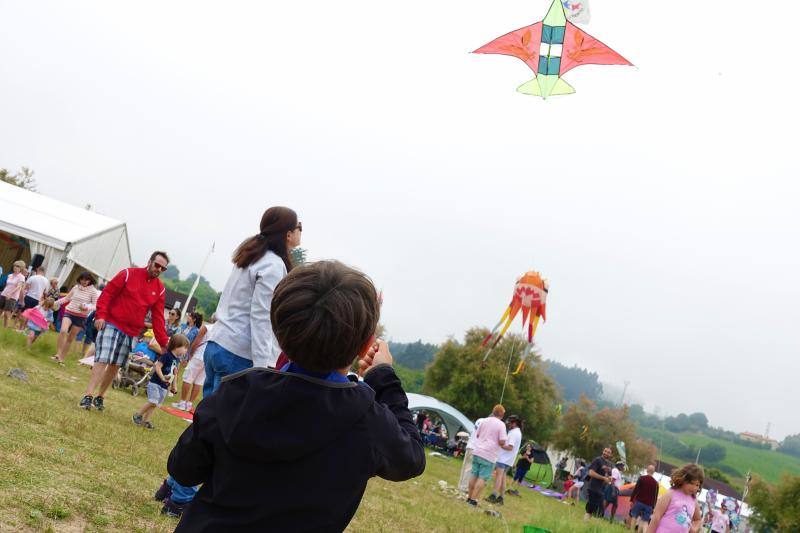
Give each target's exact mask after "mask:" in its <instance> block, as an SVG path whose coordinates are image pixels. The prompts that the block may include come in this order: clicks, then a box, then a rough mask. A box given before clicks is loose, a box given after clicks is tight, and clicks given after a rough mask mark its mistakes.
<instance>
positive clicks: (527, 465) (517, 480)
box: [506, 444, 533, 496]
mask: <svg viewBox="0 0 800 533" xmlns="http://www.w3.org/2000/svg"><path fill="white" fill-rule="evenodd" d="M532 464H533V444H528V445H527V446H525V449H524V450H523V451H522V455H520V456H519V459H518V460H517V470H516V472H514V479H512V480H511V487H510V488H509V489H508V491H506V492H507V493H508V494H511V495H513V496H519V489H518V487H519V486H520V485H521V484H522V482H523V481H524V480H525V476H526V475H528V471H530V469H531V465H532Z"/></svg>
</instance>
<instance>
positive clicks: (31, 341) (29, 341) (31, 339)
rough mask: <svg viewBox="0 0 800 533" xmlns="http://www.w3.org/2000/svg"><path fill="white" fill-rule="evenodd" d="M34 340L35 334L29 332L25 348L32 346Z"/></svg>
mask: <svg viewBox="0 0 800 533" xmlns="http://www.w3.org/2000/svg"><path fill="white" fill-rule="evenodd" d="M35 340H36V334H35V333H34V332H32V331H31V332H29V333H28V342H27V347H28V348H30V347H31V346H32V345H33V341H35Z"/></svg>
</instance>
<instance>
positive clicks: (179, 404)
mask: <svg viewBox="0 0 800 533" xmlns="http://www.w3.org/2000/svg"><path fill="white" fill-rule="evenodd" d="M170 405H172V407H174V408H175V409H180V410H181V411H186V404H185V403H184V402H182V401H181V402H173V403H172V404H170Z"/></svg>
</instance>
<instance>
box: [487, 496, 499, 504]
mask: <svg viewBox="0 0 800 533" xmlns="http://www.w3.org/2000/svg"><path fill="white" fill-rule="evenodd" d="M486 501H487V502H489V503H497V496H495V495H494V494H490V495H489V497H488V498H486Z"/></svg>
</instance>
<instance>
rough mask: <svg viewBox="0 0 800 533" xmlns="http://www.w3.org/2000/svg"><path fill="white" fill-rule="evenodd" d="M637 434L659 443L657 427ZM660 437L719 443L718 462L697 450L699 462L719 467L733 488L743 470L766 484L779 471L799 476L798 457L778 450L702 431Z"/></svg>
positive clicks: (741, 479) (741, 478) (678, 461)
mask: <svg viewBox="0 0 800 533" xmlns="http://www.w3.org/2000/svg"><path fill="white" fill-rule="evenodd" d="M639 434H640V435H642V436H643V437H644V438H647V439H650V440H651V441H653V442H654V443H655V445H656V447H658V446H659V442H660V440H661V430H658V429H650V428H642V427H640V428H639ZM664 437H665V438H669V437H673V438H677V439H679V440H680V441H681V442H683V443H684V444H687V445H694V446H696V447H698V448H702V447H703V446H707V445H709V444H711V443H716V444H719V445H720V446H723V447H724V448H725V450H726V452H727V453H726V456H725V459H723V460H722V461H720V462H719V463H712V464H706V463H705V462H704V461H703V452H702V450H701V451H700V464H702V465H704V466H714V467H717V468H720V470H722V471H723V472H725V474H726V475H727V476H728V477H730V478H731V481H732V482H733V483H734V485H736V486H737V488H739V487H741V485H742V484H743V483H744V476H745V474H746V473H747V471H748V470H749V471H751V472H753V473H754V474H758V475H759V476H761V477H763V478H764V479H766V480H767V481H769V482H770V483H775V482H777V481H778V480H779V479H780V478H781V476H782V475H783V474H791V475H800V459H797V458H795V457H792V456H790V455H786V454H783V453H778V452H775V451H771V450H758V449H755V448H748V447H746V446H742V445H739V444H734V443H732V442H729V441H725V440H721V439H714V438H711V437H708V436H706V435H703V434H697V433H670V432H668V431H665V432H664ZM662 459H663V460H664V461H666V462H668V463H673V464H678V465H680V464H684V463H686V462H687V461H686V460H683V459H679V458H677V457H674V456H670V455H669V454H666V453H665V454H662Z"/></svg>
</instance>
